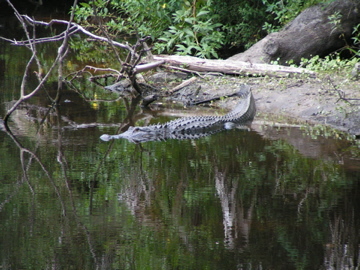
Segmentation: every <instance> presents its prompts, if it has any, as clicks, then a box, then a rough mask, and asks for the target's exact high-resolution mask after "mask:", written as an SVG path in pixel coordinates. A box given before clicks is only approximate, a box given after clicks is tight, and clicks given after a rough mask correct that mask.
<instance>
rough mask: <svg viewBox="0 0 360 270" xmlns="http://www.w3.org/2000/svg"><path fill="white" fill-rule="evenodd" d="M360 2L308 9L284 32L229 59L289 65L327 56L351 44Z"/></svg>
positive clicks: (339, 1) (343, 0) (341, 0)
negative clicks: (289, 63)
mask: <svg viewBox="0 0 360 270" xmlns="http://www.w3.org/2000/svg"><path fill="white" fill-rule="evenodd" d="M359 9H360V1H359V0H337V1H333V2H331V3H328V4H320V5H315V6H312V7H310V8H307V9H305V10H304V11H303V12H302V13H300V15H299V16H297V17H296V18H295V19H294V20H293V21H292V22H290V23H289V24H288V25H286V26H285V27H284V29H283V30H281V31H280V32H276V33H271V34H269V35H268V36H266V37H265V38H264V39H262V40H260V41H259V42H257V43H256V44H254V45H253V46H252V47H251V48H249V49H248V50H247V51H245V52H243V53H239V54H236V55H234V56H232V57H230V58H229V60H239V61H246V62H251V63H270V62H271V61H275V60H278V61H279V63H280V64H286V62H287V61H289V60H291V59H292V60H293V61H294V62H295V63H299V62H300V60H301V58H303V57H304V58H310V57H312V56H315V55H319V56H325V55H327V54H329V53H330V52H333V51H336V50H337V49H340V48H342V47H344V46H346V45H347V44H349V43H350V42H351V36H352V32H353V29H354V26H356V25H357V24H359V23H360V13H359V12H360V11H359Z"/></svg>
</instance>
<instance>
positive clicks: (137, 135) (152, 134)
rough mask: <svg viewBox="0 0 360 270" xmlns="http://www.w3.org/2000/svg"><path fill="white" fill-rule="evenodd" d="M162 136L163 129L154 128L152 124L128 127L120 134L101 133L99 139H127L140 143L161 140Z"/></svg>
mask: <svg viewBox="0 0 360 270" xmlns="http://www.w3.org/2000/svg"><path fill="white" fill-rule="evenodd" d="M163 136H164V130H162V129H160V128H154V126H146V127H129V129H128V130H127V131H125V132H123V133H121V134H117V135H108V134H103V135H102V136H101V137H100V139H101V140H103V141H109V140H112V139H121V138H122V139H127V140H129V141H130V142H133V143H142V142H148V141H155V140H161V138H162V137H163Z"/></svg>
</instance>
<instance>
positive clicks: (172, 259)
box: [0, 41, 360, 269]
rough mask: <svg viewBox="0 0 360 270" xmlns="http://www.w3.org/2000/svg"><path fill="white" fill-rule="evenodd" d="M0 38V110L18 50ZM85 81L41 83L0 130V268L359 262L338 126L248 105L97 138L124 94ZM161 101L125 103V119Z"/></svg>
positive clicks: (117, 123) (16, 74) (353, 170)
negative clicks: (151, 133)
mask: <svg viewBox="0 0 360 270" xmlns="http://www.w3.org/2000/svg"><path fill="white" fill-rule="evenodd" d="M0 47H1V55H0V71H1V74H0V91H1V93H2V94H1V97H0V102H1V103H0V116H1V117H3V116H4V114H5V113H6V110H7V109H8V108H9V107H10V106H11V104H12V102H13V101H14V100H16V99H17V98H18V97H19V88H20V84H21V80H22V75H23V73H22V72H23V70H24V68H25V65H26V63H27V60H28V58H29V55H30V54H29V52H28V51H27V50H26V49H24V48H21V47H15V46H10V45H9V44H7V43H5V42H3V41H1V44H0ZM43 50H44V51H43V54H44V55H46V57H44V59H47V57H49V59H50V56H51V55H53V53H54V49H51V48H50V47H46V46H45V47H44V48H43ZM75 64H76V65H81V64H83V63H81V62H79V61H78V60H77V59H76V55H72V56H70V58H67V65H75ZM33 77H34V76H33V75H31V76H30V78H29V80H30V82H29V83H28V84H27V85H28V87H29V88H30V89H31V86H32V85H35V80H34V78H33ZM32 80H33V82H32ZM82 87H83V88H86V87H89V84H88V83H85V82H84V85H83V86H81V84H80V85H79V88H80V89H81V88H82ZM46 88H47V90H48V92H49V93H50V94H51V93H52V91H53V89H54V88H55V86H52V84H51V83H49V84H47V86H46ZM27 91H29V89H27ZM86 91H87V92H86V94H87V96H86V97H84V96H81V95H79V94H78V93H76V92H74V91H72V90H66V91H63V94H62V99H61V103H60V105H59V106H57V107H54V108H51V109H49V104H50V103H49V101H48V99H47V98H46V92H45V91H41V92H39V94H38V95H37V96H36V97H34V98H32V99H31V100H29V101H28V102H25V103H24V104H22V105H21V106H20V107H19V108H18V109H17V110H16V111H15V112H14V113H13V114H12V116H11V117H10V123H9V127H10V131H6V130H0V155H1V157H0V179H1V181H0V228H1V230H0V239H1V240H0V243H1V245H0V260H1V268H2V269H358V268H359V265H360V263H359V257H360V249H359V243H360V180H359V179H360V156H359V145H358V144H356V142H355V141H353V140H352V139H351V138H349V137H348V136H346V134H345V135H344V134H342V133H339V132H336V131H333V130H330V131H329V130H328V129H326V128H324V127H303V128H299V127H296V126H288V127H280V126H271V125H264V124H263V122H261V121H260V120H262V119H259V118H257V119H255V121H254V124H253V127H252V129H251V130H228V131H225V132H222V133H217V134H214V135H212V136H208V137H204V138H200V139H197V140H168V141H164V142H147V143H143V144H133V143H131V142H128V141H127V140H113V141H109V142H103V141H101V140H100V139H99V138H100V136H101V135H102V134H104V133H108V134H116V133H118V132H119V130H120V128H123V125H122V123H124V121H125V120H126V119H128V117H129V111H131V106H130V107H129V102H126V101H124V100H122V99H120V100H117V101H113V102H108V101H100V99H99V100H95V101H94V98H95V99H96V97H98V96H99V95H102V97H104V98H106V97H107V96H108V95H109V94H108V93H105V92H104V93H101V91H102V89H86ZM86 98H92V101H86V100H85V99H86ZM129 108H130V109H129ZM167 110H169V109H166V108H165V109H162V110H160V111H157V112H155V113H154V112H149V111H145V110H143V109H141V108H139V107H136V108H135V114H136V116H137V117H138V119H141V120H140V121H138V122H137V125H146V124H148V123H156V122H158V121H166V120H169V119H170V118H169V117H166V116H161V115H162V114H161V112H162V111H165V112H166V111H167ZM213 112H214V113H215V111H213ZM131 113H132V114H133V113H134V112H131ZM159 115H160V116H159Z"/></svg>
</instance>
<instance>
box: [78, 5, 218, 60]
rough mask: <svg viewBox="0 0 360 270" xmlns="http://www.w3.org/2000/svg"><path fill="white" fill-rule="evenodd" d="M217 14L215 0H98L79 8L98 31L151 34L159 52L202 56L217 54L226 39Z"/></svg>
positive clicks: (82, 17) (82, 20)
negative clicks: (214, 8)
mask: <svg viewBox="0 0 360 270" xmlns="http://www.w3.org/2000/svg"><path fill="white" fill-rule="evenodd" d="M216 17H217V16H216V15H215V14H214V13H213V12H212V9H211V1H192V2H189V1H184V2H183V3H181V2H180V3H179V2H178V1H173V0H170V1H164V2H159V1H157V0H150V1H144V0H136V1H133V0H131V1H130V0H127V1H119V0H112V1H104V0H94V1H90V2H89V3H80V6H78V7H77V8H76V19H77V21H78V22H79V23H81V24H83V25H85V26H91V27H95V29H96V31H100V30H106V31H107V32H108V33H110V34H111V36H112V37H119V36H121V34H127V35H135V34H136V35H138V36H151V37H152V40H153V41H154V42H155V44H154V47H155V49H156V51H157V52H158V53H161V52H165V51H166V52H168V53H172V52H175V53H179V54H191V55H196V56H199V57H217V53H216V50H217V49H219V48H220V47H221V45H222V43H223V36H224V34H223V33H222V32H221V31H220V27H221V24H220V23H215V22H214V21H215V19H216ZM93 22H97V23H98V24H97V25H96V24H94V23H93Z"/></svg>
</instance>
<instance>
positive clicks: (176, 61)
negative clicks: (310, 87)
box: [154, 55, 315, 77]
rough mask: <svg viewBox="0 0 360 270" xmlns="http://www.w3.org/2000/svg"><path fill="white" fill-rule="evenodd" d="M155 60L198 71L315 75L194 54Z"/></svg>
mask: <svg viewBox="0 0 360 270" xmlns="http://www.w3.org/2000/svg"><path fill="white" fill-rule="evenodd" d="M154 60H157V61H162V60H163V61H165V63H167V64H170V65H175V66H186V69H188V70H189V71H196V72H220V73H224V74H231V75H244V76H265V75H267V76H274V77H287V76H289V75H290V74H309V75H312V76H314V75H315V72H313V71H310V70H307V69H304V68H296V67H286V66H280V65H269V64H256V63H250V62H242V61H230V60H213V59H200V58H197V57H192V56H179V55H156V56H154Z"/></svg>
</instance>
